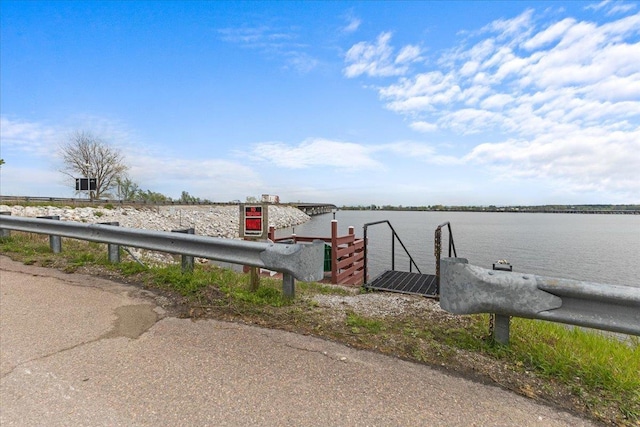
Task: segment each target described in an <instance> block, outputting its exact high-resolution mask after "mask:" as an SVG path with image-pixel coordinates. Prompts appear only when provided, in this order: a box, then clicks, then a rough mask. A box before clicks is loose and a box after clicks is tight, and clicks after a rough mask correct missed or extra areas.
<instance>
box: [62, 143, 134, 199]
mask: <svg viewBox="0 0 640 427" xmlns="http://www.w3.org/2000/svg"><path fill="white" fill-rule="evenodd" d="M60 151H61V157H62V162H63V164H64V166H63V169H62V171H61V172H62V173H64V174H65V175H68V176H70V177H72V178H78V175H80V176H79V177H83V178H95V179H96V189H95V191H90V192H89V197H90V198H91V199H94V198H95V199H97V198H100V196H102V195H104V194H105V193H107V192H108V191H109V190H110V189H111V188H113V187H114V186H115V185H116V184H117V179H118V178H122V177H124V174H125V172H126V171H127V169H128V166H127V165H126V164H125V163H124V156H123V155H122V153H120V151H118V150H117V149H115V148H113V147H110V146H109V145H108V144H107V143H106V142H105V141H103V140H102V139H100V138H98V137H96V136H94V135H93V134H92V133H90V132H86V131H78V132H75V133H73V134H72V135H71V136H70V137H69V141H68V142H66V143H65V144H63V145H62V146H61V147H60Z"/></svg>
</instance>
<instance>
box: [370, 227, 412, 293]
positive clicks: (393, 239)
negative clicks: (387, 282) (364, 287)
mask: <svg viewBox="0 0 640 427" xmlns="http://www.w3.org/2000/svg"><path fill="white" fill-rule="evenodd" d="M380 224H387V226H389V229H391V270H395V269H396V240H397V241H398V243H400V245H401V246H402V249H403V250H404V252H405V254H406V255H407V256H408V257H409V271H410V272H412V271H413V268H414V267H415V269H416V271H417V272H418V273H421V271H420V268H419V267H418V264H417V263H416V262H415V260H414V259H413V257H412V256H411V254H410V253H409V250H408V249H407V247H406V246H405V245H404V243H403V242H402V239H400V236H398V233H396V230H395V228H393V226H392V225H391V223H390V222H389V221H388V220H386V219H385V220H382V221H375V222H369V223H367V224H364V226H363V227H362V228H363V233H364V240H365V241H368V237H367V233H368V229H369V227H371V226H374V225H380ZM364 277H365V282H366V281H367V279H368V275H367V245H365V247H364Z"/></svg>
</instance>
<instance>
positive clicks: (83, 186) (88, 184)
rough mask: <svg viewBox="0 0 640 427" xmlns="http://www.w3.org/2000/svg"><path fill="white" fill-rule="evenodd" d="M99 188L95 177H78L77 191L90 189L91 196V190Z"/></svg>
mask: <svg viewBox="0 0 640 427" xmlns="http://www.w3.org/2000/svg"><path fill="white" fill-rule="evenodd" d="M96 190H97V181H96V179H95V178H76V191H88V192H89V198H90V199H92V197H91V192H92V191H96Z"/></svg>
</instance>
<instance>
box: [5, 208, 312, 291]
mask: <svg viewBox="0 0 640 427" xmlns="http://www.w3.org/2000/svg"><path fill="white" fill-rule="evenodd" d="M0 229H8V230H16V231H26V232H31V233H38V234H48V235H49V236H62V237H71V238H74V239H80V240H88V241H92V242H100V243H110V244H115V245H123V246H131V247H136V248H142V249H149V250H154V251H160V252H168V253H175V254H182V255H191V256H195V257H200V258H206V259H211V260H217V261H223V262H230V263H233V264H241V265H249V266H253V267H260V268H265V269H268V270H272V271H278V272H281V273H283V292H284V294H285V296H286V297H293V296H294V288H293V284H294V280H293V279H294V278H295V279H298V280H301V281H306V282H310V281H317V280H321V279H322V278H323V277H324V271H323V266H324V242H321V241H317V242H313V243H312V244H310V245H300V244H275V243H267V242H250V241H243V240H232V239H222V238H217V237H208V236H197V235H193V234H183V233H172V232H166V231H152V230H141V229H134V228H124V227H116V226H113V225H101V224H84V223H79V222H73V221H54V220H51V219H38V218H26V217H11V216H9V215H0Z"/></svg>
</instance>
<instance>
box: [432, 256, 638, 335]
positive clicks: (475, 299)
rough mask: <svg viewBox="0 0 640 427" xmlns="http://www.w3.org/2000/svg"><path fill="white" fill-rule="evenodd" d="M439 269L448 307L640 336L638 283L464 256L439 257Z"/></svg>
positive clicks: (443, 298)
mask: <svg viewBox="0 0 640 427" xmlns="http://www.w3.org/2000/svg"><path fill="white" fill-rule="evenodd" d="M440 272H441V277H440V280H441V282H440V283H441V286H440V306H441V307H442V308H443V309H444V310H446V311H448V312H451V313H455V314H474V313H496V314H497V315H502V316H517V317H526V318H531V319H541V320H547V321H551V322H560V323H567V324H570V325H577V326H584V327H588V328H595V329H601V330H605V331H612V332H620V333H624V334H630V335H638V336H640V287H638V288H637V287H632V286H620V285H609V284H600V283H590V282H581V281H577V280H569V279H558V278H551V277H543V276H537V275H532V274H523V273H513V272H510V271H494V270H488V269H485V268H481V267H477V266H475V265H470V264H469V263H468V261H467V260H466V259H465V258H443V259H442V260H441V261H440ZM507 319H508V317H507ZM506 337H507V341H508V325H507V331H506ZM499 341H500V340H499Z"/></svg>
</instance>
